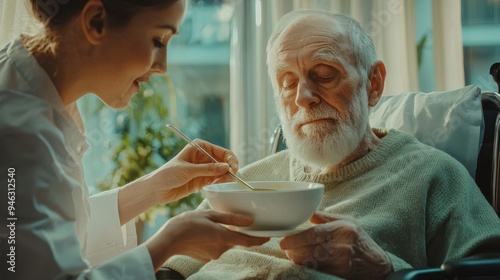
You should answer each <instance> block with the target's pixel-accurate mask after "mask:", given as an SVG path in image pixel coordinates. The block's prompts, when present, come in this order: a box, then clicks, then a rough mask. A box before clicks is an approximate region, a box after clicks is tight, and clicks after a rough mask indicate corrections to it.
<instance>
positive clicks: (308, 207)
mask: <svg viewBox="0 0 500 280" xmlns="http://www.w3.org/2000/svg"><path fill="white" fill-rule="evenodd" d="M248 183H249V184H250V185H251V186H252V187H254V188H255V189H273V190H266V191H252V190H250V189H248V188H246V187H245V186H242V185H241V184H240V183H237V182H230V183H222V184H213V185H208V186H205V187H204V188H203V191H204V193H205V196H206V198H207V201H208V204H209V205H210V207H211V208H212V209H214V210H218V211H225V212H236V213H247V214H250V215H252V216H253V217H254V223H253V224H252V226H250V227H246V228H242V229H244V230H253V231H264V230H265V231H277V230H291V229H295V228H296V227H297V226H299V225H301V224H302V223H304V222H306V221H307V220H308V219H309V218H310V217H311V216H312V214H313V213H314V211H315V210H316V209H317V208H318V205H319V203H320V201H321V197H322V196H323V191H324V188H325V187H324V185H323V184H318V183H309V182H291V181H253V182H252V181H250V182H248Z"/></svg>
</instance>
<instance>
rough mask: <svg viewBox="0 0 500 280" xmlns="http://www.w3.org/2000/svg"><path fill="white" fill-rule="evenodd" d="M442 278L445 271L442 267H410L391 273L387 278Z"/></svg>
mask: <svg viewBox="0 0 500 280" xmlns="http://www.w3.org/2000/svg"><path fill="white" fill-rule="evenodd" d="M424 279H425V280H442V279H444V273H443V271H442V270H441V269H440V268H437V267H433V268H418V269H414V268H410V269H402V270H399V271H396V272H393V273H391V274H390V275H389V276H388V277H387V278H386V280H424Z"/></svg>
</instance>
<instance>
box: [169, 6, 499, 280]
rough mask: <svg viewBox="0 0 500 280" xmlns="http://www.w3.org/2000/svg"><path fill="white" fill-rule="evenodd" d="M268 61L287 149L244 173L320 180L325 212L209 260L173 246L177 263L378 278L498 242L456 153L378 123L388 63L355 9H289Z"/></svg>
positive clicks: (254, 273) (276, 274)
mask: <svg viewBox="0 0 500 280" xmlns="http://www.w3.org/2000/svg"><path fill="white" fill-rule="evenodd" d="M267 63H268V67H269V76H270V79H271V81H272V86H273V89H274V96H275V100H276V107H277V110H278V113H279V117H280V121H281V124H282V127H283V134H284V136H285V138H286V143H287V146H288V149H287V150H285V151H282V152H279V153H277V154H274V155H272V156H269V157H267V158H264V159H262V160H260V161H258V162H255V163H253V164H251V165H249V166H247V167H245V168H243V169H242V170H241V174H242V176H243V177H244V178H246V179H248V180H276V181H278V180H280V181H281V180H291V181H312V182H319V183H323V184H325V193H324V197H323V200H322V202H321V205H320V210H321V212H317V213H316V214H315V215H314V216H313V217H312V218H311V220H310V221H311V222H312V226H311V224H309V225H305V226H310V228H309V229H307V230H304V231H302V232H300V233H298V234H295V235H291V236H287V237H284V238H273V239H271V241H269V242H268V243H266V244H264V245H262V246H258V247H253V248H240V247H236V248H233V249H231V250H229V251H227V252H226V253H224V254H223V255H222V256H221V257H220V258H219V259H218V260H213V261H210V262H209V263H207V264H202V263H199V262H196V261H193V260H191V259H188V258H185V257H176V258H173V259H171V260H170V261H169V266H170V267H171V268H173V269H174V270H177V271H179V272H180V273H181V274H183V275H184V276H190V278H189V279H203V280H206V279H332V278H336V277H340V278H347V279H372V280H373V279H384V278H385V277H386V276H387V275H388V274H390V273H391V272H392V271H395V270H400V269H404V268H411V267H427V266H439V265H440V264H441V263H443V262H444V261H447V260H451V259H456V258H462V257H466V256H469V255H473V254H476V253H480V252H484V250H485V248H489V249H496V250H500V220H499V219H498V217H497V216H496V214H495V212H494V211H493V209H492V207H491V206H490V205H489V204H488V203H487V201H486V200H485V199H484V197H483V196H482V194H481V193H480V191H479V189H478V187H477V186H476V185H475V183H474V181H473V179H472V178H471V177H470V176H469V173H468V172H467V170H466V169H465V168H464V167H463V166H462V165H461V164H460V163H459V162H457V161H456V160H454V159H453V158H452V157H450V156H449V155H447V154H445V153H444V152H441V151H439V150H436V149H434V148H431V147H429V146H426V145H424V144H422V143H420V142H418V141H417V140H416V139H415V138H413V137H411V136H409V135H407V134H405V133H402V132H399V131H396V130H389V131H385V130H382V129H374V128H371V127H370V125H369V123H368V113H369V108H370V107H373V106H375V105H376V104H377V102H378V101H379V98H380V97H381V95H382V91H383V89H384V81H385V76H386V70H385V66H384V64H383V63H382V62H381V61H379V60H377V57H376V53H375V49H374V46H373V42H372V39H371V38H370V36H369V35H368V34H367V33H366V32H365V31H364V30H363V29H362V28H361V27H360V25H359V24H358V23H357V22H356V21H355V20H353V19H352V18H350V17H348V16H345V15H340V14H330V13H327V12H321V11H294V12H291V13H289V14H287V15H286V16H285V17H283V18H282V19H281V21H280V22H279V23H278V25H277V28H276V30H275V31H274V32H273V34H272V35H271V38H270V40H269V42H268V47H267ZM206 207H208V205H207V203H206V202H204V203H203V204H202V205H200V208H206ZM297 207H300V205H297Z"/></svg>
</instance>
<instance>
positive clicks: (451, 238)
mask: <svg viewBox="0 0 500 280" xmlns="http://www.w3.org/2000/svg"><path fill="white" fill-rule="evenodd" d="M436 174H440V176H439V177H437V178H436V180H435V181H434V183H433V184H432V185H431V187H430V188H429V191H428V204H427V207H426V216H427V219H426V220H427V224H426V228H427V230H426V238H427V257H428V264H429V265H431V266H440V265H441V264H442V263H443V262H445V261H447V260H452V259H458V258H464V257H467V256H470V255H472V254H474V253H480V252H481V251H480V250H481V248H489V249H493V250H494V249H496V250H499V251H500V237H499V229H500V220H499V219H498V217H497V215H496V213H495V212H494V210H493V208H492V207H491V206H490V205H489V203H488V202H487V201H486V199H485V198H484V196H483V195H482V193H481V191H480V190H479V188H478V187H477V186H476V184H475V183H474V180H473V179H472V178H471V177H470V176H469V174H468V173H467V170H466V169H465V168H464V167H463V166H462V165H460V164H459V163H458V162H457V163H456V164H447V165H442V168H441V170H438V171H437V172H436Z"/></svg>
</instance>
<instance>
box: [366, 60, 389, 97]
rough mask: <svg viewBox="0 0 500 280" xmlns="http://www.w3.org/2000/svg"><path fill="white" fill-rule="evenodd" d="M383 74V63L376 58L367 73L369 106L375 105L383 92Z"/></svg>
mask: <svg viewBox="0 0 500 280" xmlns="http://www.w3.org/2000/svg"><path fill="white" fill-rule="evenodd" d="M385 75H386V71H385V65H384V63H383V62H382V61H380V60H377V61H376V62H375V63H374V64H373V66H372V69H371V70H370V73H368V81H369V83H368V105H369V106H370V107H374V106H375V105H377V103H378V101H379V100H380V97H381V96H382V93H383V92H384V83H385Z"/></svg>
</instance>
